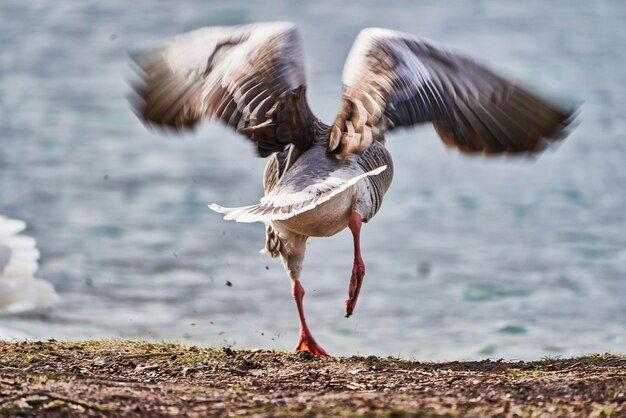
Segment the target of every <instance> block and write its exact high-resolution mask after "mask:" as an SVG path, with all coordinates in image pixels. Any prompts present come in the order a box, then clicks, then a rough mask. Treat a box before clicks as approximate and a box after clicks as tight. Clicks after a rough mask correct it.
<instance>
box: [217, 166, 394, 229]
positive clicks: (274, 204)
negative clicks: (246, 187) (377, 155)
mask: <svg viewBox="0 0 626 418" xmlns="http://www.w3.org/2000/svg"><path fill="white" fill-rule="evenodd" d="M386 168H387V166H386V165H384V166H382V167H378V168H377V169H375V170H372V171H368V172H367V173H364V174H361V175H358V176H356V177H352V178H350V179H347V180H342V179H339V178H337V177H328V178H327V179H326V180H324V181H323V182H322V183H316V184H313V185H311V186H309V187H307V188H305V189H304V190H302V191H299V192H296V193H287V192H284V191H282V192H281V191H280V190H276V189H275V191H274V192H272V193H270V194H268V195H267V196H265V197H264V198H263V199H261V203H258V204H256V205H251V206H241V207H235V208H225V207H223V206H220V205H217V204H215V203H212V204H210V205H209V209H211V210H213V211H215V212H218V213H223V214H224V219H226V220H229V221H230V220H233V221H236V222H246V223H249V222H269V221H283V220H285V219H289V218H293V217H294V216H296V215H299V214H301V213H304V212H307V211H309V210H311V209H314V208H316V207H317V206H319V205H321V204H322V203H324V202H327V201H328V200H330V199H331V198H333V197H334V196H336V195H338V194H339V193H341V192H343V191H345V190H347V189H348V188H349V187H351V186H353V185H355V184H356V183H358V182H359V180H361V179H363V178H365V177H367V176H375V175H377V174H380V173H382V172H383V171H385V169H386Z"/></svg>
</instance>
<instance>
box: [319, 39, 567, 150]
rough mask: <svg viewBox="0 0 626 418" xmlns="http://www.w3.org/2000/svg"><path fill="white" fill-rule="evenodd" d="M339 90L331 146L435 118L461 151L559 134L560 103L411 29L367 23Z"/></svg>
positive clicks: (526, 145) (354, 146)
mask: <svg viewBox="0 0 626 418" xmlns="http://www.w3.org/2000/svg"><path fill="white" fill-rule="evenodd" d="M343 84H344V90H343V97H342V103H341V108H340V110H339V114H338V115H337V118H336V119H335V122H334V124H333V126H332V131H331V137H330V142H329V150H330V151H335V152H338V154H339V155H340V156H345V155H347V154H349V153H358V152H362V151H363V150H365V149H366V148H367V147H368V146H369V145H370V144H371V142H372V141H373V140H375V139H376V138H380V137H381V134H384V132H385V131H390V130H392V129H395V128H397V127H400V126H411V125H414V124H418V123H424V122H432V123H433V124H434V126H435V130H436V131H437V133H438V134H439V136H440V137H441V139H442V140H443V142H444V143H445V144H446V145H447V146H451V147H456V148H458V149H460V150H461V151H462V152H468V153H471V152H482V153H486V154H491V153H502V152H506V153H520V152H532V151H539V150H541V149H543V145H544V144H545V142H550V141H554V140H557V139H560V138H563V137H564V128H565V127H566V126H567V125H568V123H569V122H570V121H571V119H572V115H573V113H572V110H565V109H560V108H558V107H557V106H555V105H553V104H550V103H548V102H547V101H545V100H543V99H540V98H539V97H537V96H535V95H534V94H532V93H530V92H528V91H527V90H525V89H523V88H521V87H519V86H517V85H515V84H513V83H511V82H509V81H507V80H505V79H503V78H501V77H500V76H498V75H496V74H494V73H493V72H491V71H490V70H488V69H487V68H485V67H483V66H482V65H480V64H477V63H475V62H473V61H472V60H470V59H467V58H465V57H462V56H460V55H458V54H456V53H454V52H452V51H450V50H448V49H446V48H443V47H440V46H437V45H434V44H432V43H430V42H428V41H426V40H423V39H419V38H417V37H415V36H412V35H407V34H404V33H400V32H394V31H390V30H386V29H377V28H370V29H365V30H363V31H362V32H361V33H360V34H359V35H358V37H357V39H356V41H355V43H354V46H353V47H352V50H351V51H350V54H349V56H348V59H347V61H346V64H345V67H344V72H343Z"/></svg>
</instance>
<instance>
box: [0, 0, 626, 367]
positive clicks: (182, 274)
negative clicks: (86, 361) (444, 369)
mask: <svg viewBox="0 0 626 418" xmlns="http://www.w3.org/2000/svg"><path fill="white" fill-rule="evenodd" d="M339 4H341V6H339ZM275 19H282V20H290V21H294V22H296V23H297V24H298V25H299V27H300V30H301V33H302V37H303V41H304V49H305V56H306V60H307V61H306V67H307V77H308V80H309V81H308V84H309V93H308V94H309V101H310V102H311V105H312V107H313V109H314V111H315V112H316V113H317V114H318V116H319V117H320V118H322V119H324V120H326V121H327V122H330V121H331V120H332V118H333V117H334V113H335V111H336V110H337V107H338V103H339V96H340V86H341V81H340V76H341V69H342V66H343V62H344V59H345V57H346V55H347V52H348V50H349V48H350V45H351V43H352V41H353V39H354V37H355V35H356V33H357V32H358V31H359V29H361V28H363V27H367V26H383V27H389V28H394V29H398V30H402V31H406V32H411V33H415V34H419V35H422V36H425V37H428V38H432V39H436V40H438V41H440V42H443V43H448V44H451V45H453V46H454V47H456V48H457V49H460V50H463V51H465V52H466V53H468V54H470V55H472V56H474V57H476V58H479V59H480V60H481V61H484V62H486V63H488V64H490V66H491V67H493V68H495V69H498V70H500V71H502V72H504V73H505V74H509V75H510V76H511V77H513V78H516V79H519V80H523V81H524V82H525V83H526V84H527V85H530V86H532V87H534V88H535V89H537V90H538V91H540V92H543V93H544V94H546V95H549V96H551V97H560V98H563V99H564V100H577V101H582V102H583V105H582V112H581V119H580V120H581V123H580V125H579V126H578V128H577V129H576V131H575V132H574V133H573V135H572V136H571V137H570V138H569V139H568V140H567V141H566V142H565V143H563V144H562V146H560V147H559V148H558V149H557V150H556V151H554V152H552V151H550V152H548V153H547V154H546V155H544V156H542V157H541V158H539V159H538V160H537V161H536V162H532V161H526V160H505V159H494V160H488V161H487V160H484V159H481V158H467V157H463V156H460V155H458V153H455V152H449V151H446V150H445V149H444V147H443V145H442V144H441V143H440V141H439V140H438V139H437V137H436V135H435V133H434V131H433V130H432V128H430V127H421V128H418V129H414V130H407V131H402V132H399V133H397V134H396V133H394V134H393V135H392V136H390V138H389V141H388V146H389V148H390V150H391V153H392V154H393V156H394V159H395V165H396V176H395V180H394V184H393V185H392V187H391V189H390V191H389V192H388V194H387V196H386V200H385V204H384V205H383V208H382V210H381V211H380V213H379V214H378V215H377V216H376V218H375V219H374V220H373V221H372V222H371V223H369V224H367V225H366V226H365V227H364V229H363V233H362V237H363V241H364V242H363V257H364V259H365V262H366V265H367V275H366V278H365V282H364V286H363V290H362V292H361V296H360V299H359V304H358V306H357V309H356V312H355V315H354V316H353V317H352V318H350V319H345V318H344V317H343V308H344V304H343V300H344V298H345V297H346V293H347V282H348V278H349V275H350V270H351V265H352V243H351V237H350V234H349V232H346V231H344V232H342V233H341V234H339V235H337V236H336V237H333V238H330V239H312V240H310V243H309V246H308V253H307V259H306V263H305V270H304V274H303V277H302V280H303V284H304V286H305V288H306V289H307V292H308V293H307V296H306V298H305V309H306V312H307V315H308V318H309V322H310V325H311V327H312V329H313V332H314V334H315V335H316V337H317V338H318V340H319V341H320V342H321V343H322V345H323V346H324V347H325V348H326V349H327V350H328V351H329V352H331V353H335V354H351V353H360V354H384V355H386V354H393V355H396V354H400V355H402V356H413V357H416V358H419V359H456V358H463V359H471V358H484V357H495V358H499V357H505V358H515V359H532V358H539V357H542V356H545V355H551V356H555V355H577V354H583V353H588V352H605V351H612V352H626V328H625V327H626V326H625V324H626V320H625V319H626V192H625V190H626V186H625V185H626V113H625V109H626V95H625V94H624V93H625V92H626V72H625V71H624V67H625V66H626V49H625V48H624V45H626V29H625V28H626V26H624V22H625V21H626V5H625V4H624V3H623V2H621V1H617V0H616V1H596V2H584V1H555V2H550V3H549V5H548V3H547V2H545V1H539V0H537V1H528V2H514V1H507V2H502V1H475V2H438V1H421V2H412V1H404V2H398V1H385V2H378V1H370V2H360V3H358V5H357V4H356V3H355V4H351V3H350V2H339V3H338V2H334V1H318V2H303V1H290V2H278V1H256V2H252V3H250V2H247V1H238V0H231V1H228V2H222V1H220V2H217V1H216V2H207V1H200V0H197V1H177V2H161V3H157V2H148V1H140V0H136V1H132V2H128V1H122V0H109V1H106V2H94V1H81V2H73V1H58V2H47V1H29V2H24V1H12V0H8V1H3V2H2V3H1V4H0V44H1V45H2V47H1V48H0V100H1V101H0V106H1V107H0V213H2V214H4V215H7V216H12V217H18V218H21V219H25V220H26V221H27V222H28V223H29V225H30V228H29V233H30V234H31V235H33V236H35V237H36V238H37V240H38V242H39V245H40V248H41V250H42V254H43V256H42V265H41V271H40V274H39V276H40V277H42V278H44V279H46V280H48V281H50V282H52V283H53V284H54V285H55V286H56V288H57V289H58V292H59V294H60V296H61V298H62V300H61V302H60V303H59V304H58V305H57V306H55V307H54V308H51V309H49V310H43V311H38V312H31V313H25V314H19V315H12V316H4V317H2V318H0V328H2V329H3V330H5V332H9V333H12V335H27V336H30V337H33V338H51V337H54V338H56V339H78V338H101V337H123V338H134V339H149V340H176V341H184V342H190V343H200V344H210V345H218V346H219V345H234V346H236V347H265V348H277V349H290V348H292V346H293V344H294V343H295V339H296V334H297V317H296V312H295V308H294V306H293V301H292V299H291V295H290V285H289V281H288V278H287V276H286V275H285V273H284V272H283V270H282V266H281V265H280V263H279V262H278V261H277V260H272V259H270V258H268V257H266V256H263V255H260V254H258V250H259V249H260V248H261V247H262V245H263V240H264V232H263V227H262V225H256V224H254V225H248V224H235V223H227V222H225V221H222V220H221V217H220V216H219V215H217V214H214V213H211V212H209V211H208V209H207V208H206V204H207V203H210V202H219V203H222V204H225V205H233V206H234V205H242V204H249V203H253V202H255V201H256V200H257V198H258V197H259V196H260V194H261V192H262V188H261V181H260V179H261V175H262V171H263V166H264V161H263V160H261V159H257V158H255V157H254V153H253V149H252V147H251V146H250V145H249V144H248V143H247V142H246V141H245V140H242V139H240V138H238V137H237V135H235V134H234V133H232V132H231V131H229V130H227V129H226V128H224V127H222V126H220V125H217V124H205V125H204V126H203V127H202V128H201V129H200V130H199V131H198V132H197V134H196V135H187V136H184V137H181V138H179V137H167V136H163V135H159V134H157V133H155V132H151V131H149V130H147V129H146V128H145V127H144V126H143V125H142V124H141V123H140V122H139V121H138V120H137V119H136V118H135V117H134V115H133V114H132V112H131V111H130V110H129V108H128V105H127V103H126V101H125V97H124V96H125V94H126V93H127V92H128V84H127V79H128V76H129V74H130V72H131V71H130V67H129V63H128V58H127V52H129V51H132V50H135V49H137V48H140V47H145V46H148V45H150V44H151V43H152V42H154V41H155V40H158V39H161V38H164V37H166V36H170V35H172V34H175V33H178V32H181V31H185V30H189V29H193V28H197V27H200V26H204V25H218V24H221V25H224V24H236V23H245V22H254V21H260V20H275ZM227 281H229V282H230V283H232V286H227V285H226V282H227Z"/></svg>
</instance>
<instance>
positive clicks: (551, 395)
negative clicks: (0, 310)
mask: <svg viewBox="0 0 626 418" xmlns="http://www.w3.org/2000/svg"><path fill="white" fill-rule="evenodd" d="M307 354H308V353H298V354H292V353H283V352H274V351H267V350H254V351H248V350H231V349H219V350H218V349H210V348H202V347H194V346H184V345H178V344H148V343H141V342H128V341H117V340H113V341H88V342H63V343H61V342H56V341H50V342H28V343H10V342H0V416H38V417H39V416H54V417H56V416H87V415H89V416H121V415H125V416H150V417H154V416H220V417H223V416H255V417H270V416H271V417H273V416H279V417H314V416H333V417H456V416H473V417H484V416H500V417H548V416H549V417H553V416H554V417H579V416H581V417H582V416H584V417H609V416H610V417H620V416H626V407H625V404H624V403H625V401H626V393H625V392H626V356H624V355H591V356H586V357H580V358H572V359H546V360H543V361H539V362H515V363H507V362H501V361H493V360H485V361H480V362H450V363H425V362H415V361H406V360H401V359H396V358H378V357H373V356H371V357H336V358H324V359H320V358H315V357H312V356H310V355H307Z"/></svg>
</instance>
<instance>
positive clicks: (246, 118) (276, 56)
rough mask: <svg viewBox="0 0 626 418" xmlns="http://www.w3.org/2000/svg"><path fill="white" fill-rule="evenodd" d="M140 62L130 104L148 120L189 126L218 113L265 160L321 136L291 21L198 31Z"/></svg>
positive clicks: (302, 145) (156, 50)
mask: <svg viewBox="0 0 626 418" xmlns="http://www.w3.org/2000/svg"><path fill="white" fill-rule="evenodd" d="M135 60H136V62H137V64H138V65H139V68H140V74H141V77H142V80H141V82H140V83H139V84H138V85H137V86H136V92H137V97H135V98H134V100H131V101H133V105H134V108H135V111H136V113H137V114H138V115H139V117H140V118H143V119H144V120H145V121H147V122H148V123H150V124H156V125H161V126H167V127H172V128H175V129H183V128H191V127H194V126H195V125H196V124H197V123H198V122H200V121H201V120H202V119H204V118H218V119H220V120H222V121H223V122H225V123H227V124H228V125H230V126H231V127H233V128H234V129H236V130H237V132H240V133H242V134H245V135H246V136H248V137H249V138H250V139H251V140H252V141H253V142H254V143H255V144H256V145H257V147H258V151H259V154H260V155H261V156H263V157H265V156H268V155H270V154H271V153H273V152H276V151H281V150H282V149H283V148H284V147H285V146H286V145H287V144H289V143H293V144H294V145H295V146H297V147H298V148H300V149H307V148H308V147H309V145H310V144H311V142H312V141H313V140H314V138H315V135H314V129H315V124H316V123H318V121H317V119H316V118H315V116H314V115H313V113H312V112H311V110H310V108H309V106H308V104H307V101H306V95H305V77H304V65H303V58H302V48H301V45H300V38H299V35H298V32H297V29H296V27H295V26H294V25H292V24H290V23H263V24H252V25H242V26H233V27H208V28H203V29H198V30H195V31H192V32H189V33H185V34H182V35H180V36H178V37H176V38H174V39H172V40H171V41H169V42H166V43H165V44H164V45H163V46H161V47H159V48H157V49H155V50H152V51H151V52H147V53H145V54H140V55H139V56H137V57H136V58H135Z"/></svg>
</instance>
